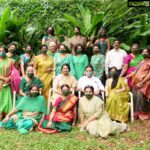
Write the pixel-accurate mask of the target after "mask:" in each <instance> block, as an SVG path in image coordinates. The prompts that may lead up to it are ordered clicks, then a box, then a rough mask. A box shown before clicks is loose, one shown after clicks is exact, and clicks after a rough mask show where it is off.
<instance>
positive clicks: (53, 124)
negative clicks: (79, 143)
mask: <svg viewBox="0 0 150 150" xmlns="http://www.w3.org/2000/svg"><path fill="white" fill-rule="evenodd" d="M61 91H62V96H60V97H59V98H57V100H56V102H55V104H54V107H53V110H52V112H51V114H50V115H49V116H45V118H43V120H41V122H40V124H39V127H38V128H39V129H40V130H41V131H43V132H44V133H47V134H48V133H58V132H64V131H70V130H71V129H72V125H73V126H74V125H75V121H76V104H77V101H78V98H77V97H76V96H74V95H71V94H70V88H69V86H68V85H67V84H64V85H62V86H61Z"/></svg>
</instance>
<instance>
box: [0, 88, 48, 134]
mask: <svg viewBox="0 0 150 150" xmlns="http://www.w3.org/2000/svg"><path fill="white" fill-rule="evenodd" d="M46 113H47V110H46V101H45V98H44V97H43V96H41V95H39V88H38V86H36V85H33V86H32V87H31V88H30V93H29V95H28V96H25V97H23V98H22V100H21V102H20V103H19V104H18V105H17V106H16V108H15V109H14V110H12V111H11V112H10V113H9V114H8V115H7V116H6V117H5V119H4V120H3V121H2V122H0V128H5V129H17V130H18V131H19V133H21V134H25V133H28V132H29V131H31V130H32V129H33V127H35V126H37V125H38V123H39V122H40V120H41V118H42V116H44V115H43V114H46Z"/></svg>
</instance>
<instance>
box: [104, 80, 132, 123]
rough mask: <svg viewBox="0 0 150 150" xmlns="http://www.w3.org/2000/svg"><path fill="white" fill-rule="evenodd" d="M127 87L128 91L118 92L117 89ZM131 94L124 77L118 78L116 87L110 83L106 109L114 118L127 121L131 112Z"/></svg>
mask: <svg viewBox="0 0 150 150" xmlns="http://www.w3.org/2000/svg"><path fill="white" fill-rule="evenodd" d="M123 86H125V87H126V91H124V92H121V93H116V90H119V89H121V88H122V87H123ZM128 101H129V94H128V86H127V84H126V83H125V81H124V79H123V78H119V79H118V83H117V85H116V87H115V88H114V89H111V85H109V97H108V98H106V111H107V112H108V114H109V116H110V118H111V119H112V120H116V121H120V122H127V121H128V114H129V104H128Z"/></svg>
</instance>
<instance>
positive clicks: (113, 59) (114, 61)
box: [105, 40, 127, 78]
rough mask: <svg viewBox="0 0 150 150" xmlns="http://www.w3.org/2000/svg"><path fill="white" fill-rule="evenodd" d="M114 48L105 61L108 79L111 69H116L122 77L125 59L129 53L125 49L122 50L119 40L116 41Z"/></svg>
mask: <svg viewBox="0 0 150 150" xmlns="http://www.w3.org/2000/svg"><path fill="white" fill-rule="evenodd" d="M113 47H114V48H113V49H112V50H110V51H109V52H108V53H107V54H106V59H105V74H106V77H107V78H108V77H109V69H110V68H111V67H116V68H117V72H118V74H119V75H120V73H121V71H122V68H123V61H124V58H125V57H126V56H127V53H126V52H125V51H124V50H123V49H120V41H119V40H115V41H114V45H113Z"/></svg>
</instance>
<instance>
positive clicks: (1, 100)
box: [0, 46, 14, 120]
mask: <svg viewBox="0 0 150 150" xmlns="http://www.w3.org/2000/svg"><path fill="white" fill-rule="evenodd" d="M13 63H14V61H13V60H12V59H10V58H8V57H7V56H6V53H5V49H4V48H3V47H2V46H0V120H2V118H3V116H4V114H7V113H9V112H10V111H11V109H12V93H11V89H10V75H11V67H12V64H13Z"/></svg>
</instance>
